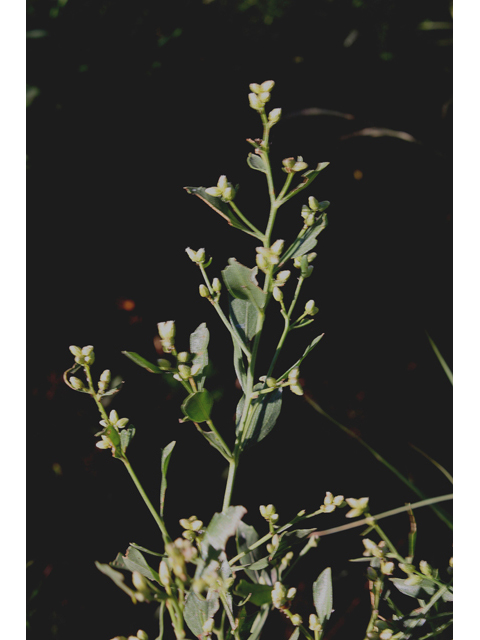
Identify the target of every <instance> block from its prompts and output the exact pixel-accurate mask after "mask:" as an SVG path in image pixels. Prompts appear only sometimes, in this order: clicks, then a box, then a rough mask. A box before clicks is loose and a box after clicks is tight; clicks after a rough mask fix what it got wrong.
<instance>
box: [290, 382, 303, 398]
mask: <svg viewBox="0 0 480 640" xmlns="http://www.w3.org/2000/svg"><path fill="white" fill-rule="evenodd" d="M290 391H293V393H294V394H295V395H296V396H303V389H302V385H301V384H299V383H298V382H297V383H295V384H291V385H290Z"/></svg>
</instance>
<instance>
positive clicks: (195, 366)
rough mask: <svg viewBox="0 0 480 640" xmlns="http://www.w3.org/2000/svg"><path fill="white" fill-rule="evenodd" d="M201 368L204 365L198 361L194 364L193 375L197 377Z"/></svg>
mask: <svg viewBox="0 0 480 640" xmlns="http://www.w3.org/2000/svg"><path fill="white" fill-rule="evenodd" d="M201 368H202V365H201V364H198V362H197V364H194V365H193V366H192V376H194V377H195V376H196V375H197V373H198V372H199V371H200V369H201Z"/></svg>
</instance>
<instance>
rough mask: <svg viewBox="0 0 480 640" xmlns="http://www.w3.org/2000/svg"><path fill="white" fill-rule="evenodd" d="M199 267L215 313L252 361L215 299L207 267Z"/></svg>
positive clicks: (201, 265)
mask: <svg viewBox="0 0 480 640" xmlns="http://www.w3.org/2000/svg"><path fill="white" fill-rule="evenodd" d="M199 267H200V271H201V272H202V275H203V279H204V280H205V284H206V285H207V288H208V291H209V292H210V295H211V296H212V298H211V303H212V305H213V306H214V307H215V311H216V312H217V313H218V315H219V316H220V319H221V321H222V322H223V324H224V325H225V326H226V328H227V329H228V331H229V333H230V335H231V336H232V340H233V341H234V342H236V343H237V345H238V346H239V347H240V349H241V350H242V351H243V353H244V354H245V355H246V356H247V360H248V361H250V358H251V357H252V356H251V353H250V351H249V350H248V349H247V347H246V346H245V345H244V343H243V342H242V340H241V339H240V337H239V336H238V335H237V334H236V333H235V331H234V330H233V327H232V325H231V324H230V322H229V321H228V320H227V318H226V316H225V314H224V313H223V310H222V307H221V306H220V304H219V303H218V302H217V301H216V300H215V298H214V297H213V296H214V294H215V292H214V291H213V289H212V285H211V284H210V280H209V278H208V276H207V272H206V271H205V267H204V266H203V264H200V265H199Z"/></svg>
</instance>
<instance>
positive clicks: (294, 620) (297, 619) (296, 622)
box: [290, 613, 303, 627]
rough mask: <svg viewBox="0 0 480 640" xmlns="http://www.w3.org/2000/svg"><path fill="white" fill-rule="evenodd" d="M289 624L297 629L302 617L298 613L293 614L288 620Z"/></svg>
mask: <svg viewBox="0 0 480 640" xmlns="http://www.w3.org/2000/svg"><path fill="white" fill-rule="evenodd" d="M290 622H291V623H292V624H293V626H294V627H299V626H300V625H301V624H302V622H303V619H302V616H301V615H299V614H298V613H294V614H293V616H292V617H291V618H290Z"/></svg>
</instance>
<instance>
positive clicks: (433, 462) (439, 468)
mask: <svg viewBox="0 0 480 640" xmlns="http://www.w3.org/2000/svg"><path fill="white" fill-rule="evenodd" d="M410 446H411V447H412V449H415V451H418V453H421V454H422V456H424V457H425V458H426V459H427V460H429V461H430V462H431V463H432V464H434V465H435V466H436V467H437V469H438V470H439V471H441V472H442V473H443V475H444V476H445V477H446V478H447V480H448V481H449V482H451V483H452V484H453V477H452V476H451V474H450V473H448V471H447V470H446V469H445V467H442V465H441V464H440V463H439V462H437V461H436V460H434V459H433V458H431V457H430V456H429V455H428V453H425V451H422V450H421V449H419V448H418V447H416V446H415V445H414V444H412V443H411V442H410Z"/></svg>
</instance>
